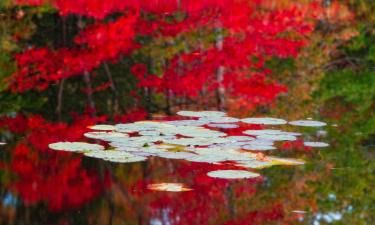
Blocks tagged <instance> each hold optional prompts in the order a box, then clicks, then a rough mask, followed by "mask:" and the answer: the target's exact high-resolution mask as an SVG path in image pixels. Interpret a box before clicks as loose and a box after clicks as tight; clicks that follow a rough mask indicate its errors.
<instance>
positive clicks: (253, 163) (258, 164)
mask: <svg viewBox="0 0 375 225" xmlns="http://www.w3.org/2000/svg"><path fill="white" fill-rule="evenodd" d="M237 165H238V166H242V167H246V168H252V169H261V168H266V167H270V166H273V165H274V164H273V163H272V162H271V161H260V160H249V161H240V162H238V164H237Z"/></svg>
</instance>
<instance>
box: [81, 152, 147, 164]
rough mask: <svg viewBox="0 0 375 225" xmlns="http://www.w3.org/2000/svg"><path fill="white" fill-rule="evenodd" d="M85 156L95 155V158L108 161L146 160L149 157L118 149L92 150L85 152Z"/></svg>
mask: <svg viewBox="0 0 375 225" xmlns="http://www.w3.org/2000/svg"><path fill="white" fill-rule="evenodd" d="M84 154H85V156H88V157H93V158H100V159H103V160H107V161H112V162H122V163H128V162H139V161H145V160H146V159H147V158H146V157H142V156H136V155H133V154H130V153H128V152H124V151H116V150H106V151H90V152H86V153H84Z"/></svg>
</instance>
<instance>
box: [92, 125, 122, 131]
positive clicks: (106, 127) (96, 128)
mask: <svg viewBox="0 0 375 225" xmlns="http://www.w3.org/2000/svg"><path fill="white" fill-rule="evenodd" d="M88 128H90V129H92V130H107V131H111V130H115V129H116V128H115V126H113V125H107V124H98V125H94V126H89V127H88Z"/></svg>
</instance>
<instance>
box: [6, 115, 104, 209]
mask: <svg viewBox="0 0 375 225" xmlns="http://www.w3.org/2000/svg"><path fill="white" fill-rule="evenodd" d="M101 120H103V118H98V119H92V118H89V117H80V118H77V119H76V121H75V123H73V125H67V124H64V123H51V122H47V121H45V120H44V119H43V118H42V117H40V116H31V117H28V118H27V117H25V116H23V115H17V116H16V117H15V118H4V119H3V124H4V125H5V127H8V128H9V130H10V131H12V132H15V133H17V134H22V135H24V137H25V139H24V140H21V141H20V142H18V143H17V145H16V146H15V147H14V149H13V152H12V159H11V162H10V165H9V166H8V169H9V170H10V171H11V172H12V173H13V174H14V175H15V176H16V177H17V178H16V179H15V181H14V182H12V183H11V184H10V185H9V188H11V189H13V190H15V191H16V192H17V193H18V194H19V195H20V197H21V199H22V200H23V202H24V204H25V205H26V206H29V205H34V204H36V203H40V202H44V203H46V204H47V205H48V208H49V209H50V210H52V211H60V210H70V209H72V208H77V207H82V206H83V205H84V204H86V203H88V202H90V201H92V200H93V199H95V198H97V197H98V196H100V195H101V194H102V193H103V191H104V190H105V189H107V188H108V187H109V186H110V184H111V182H110V179H109V177H108V175H107V174H105V175H104V177H99V176H98V174H97V172H98V171H95V170H92V169H91V170H88V169H85V168H83V166H82V165H81V163H82V156H80V155H74V154H70V153H59V152H54V151H51V150H49V149H48V144H50V143H51V142H55V141H58V140H66V141H77V140H79V139H81V138H82V134H83V133H84V132H85V131H87V128H86V127H87V126H88V125H92V124H94V123H97V122H100V121H101Z"/></svg>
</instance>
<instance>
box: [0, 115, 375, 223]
mask: <svg viewBox="0 0 375 225" xmlns="http://www.w3.org/2000/svg"><path fill="white" fill-rule="evenodd" d="M180 114H182V115H183V116H184V113H180ZM185 114H186V112H185ZM198 114H199V113H198ZM183 116H176V117H173V119H171V118H163V120H161V118H160V117H158V118H156V120H158V121H160V122H163V121H164V122H165V123H164V122H163V124H167V125H165V126H167V127H168V126H173V127H178V129H177V131H176V129H171V127H169V128H168V129H169V130H168V129H167V130H168V131H165V130H166V128H165V127H164V128H162V129H161V128H160V124H161V123H154V124H152V123H150V124H152V125H147V123H146V125H145V124H142V123H138V125H134V124H133V125H117V126H115V127H113V126H102V127H100V126H97V127H91V129H97V130H96V131H95V130H90V128H87V124H85V122H84V121H83V122H82V121H81V122H80V123H78V125H77V123H76V124H75V125H72V126H67V125H62V124H48V123H47V122H45V121H42V120H41V119H40V118H25V117H23V118H16V119H13V120H8V121H6V123H7V124H5V125H4V128H3V129H2V133H1V141H3V143H2V145H1V146H0V148H1V152H0V154H1V164H0V165H1V167H0V168H1V171H0V174H1V177H0V178H1V184H2V185H1V192H0V193H1V217H0V218H1V224H151V225H158V224H171V225H172V224H314V225H319V224H371V221H372V222H373V221H374V211H375V209H374V205H375V204H374V186H373V185H374V162H373V153H374V152H373V150H374V138H373V137H371V136H369V135H368V134H367V133H366V131H365V130H366V128H368V126H367V125H368V124H362V125H359V126H358V125H356V124H353V123H351V122H350V121H349V122H347V121H346V122H343V121H342V120H340V119H335V118H324V117H320V118H319V117H318V116H316V117H318V118H300V119H304V120H305V121H302V122H298V121H297V122H290V121H288V118H283V119H285V122H284V120H283V119H274V120H271V122H270V121H269V119H265V121H264V120H259V119H253V118H252V119H243V118H242V119H243V120H241V121H237V120H236V119H235V118H232V119H230V117H225V118H224V117H221V119H220V117H218V118H219V119H215V117H213V116H212V115H210V117H204V115H203V116H202V115H200V116H201V117H195V116H196V115H195V114H194V113H193V115H192V114H189V113H187V116H190V117H183ZM185 116H186V115H185ZM221 116H223V115H221ZM228 118H229V119H228ZM187 119H192V120H194V121H195V122H194V121H192V120H187ZM313 119H314V120H319V121H322V122H319V121H316V123H314V122H313ZM171 120H172V121H171ZM166 121H169V122H166ZM178 121H183V122H178ZM197 121H203V122H197ZM223 121H224V122H225V123H221V124H222V125H218V124H220V122H223ZM228 122H229V123H228ZM26 124H27V125H26ZM98 124H100V123H98ZM107 124H108V123H107ZM139 124H141V125H139ZM155 124H157V125H155ZM223 124H226V126H224V125H223ZM228 124H232V126H228ZM185 125H188V126H189V125H193V126H190V130H189V129H187V128H186V126H185ZM147 126H149V128H150V126H151V127H153V128H152V129H149V128H148V129H146V128H145V127H147ZM155 127H158V128H155ZM181 127H185V128H183V129H182V128H181ZM113 129H116V131H115V132H116V133H117V136H116V135H113V131H112V130H113ZM103 130H106V131H103ZM108 130H110V131H108ZM117 131H118V132H117ZM87 132H90V133H87ZM103 132H108V133H112V136H111V135H109V136H108V133H107V136H105V135H104V134H105V133H103ZM120 132H122V136H121V135H118V134H121V133H120ZM142 132H143V133H142ZM157 132H159V133H157ZM275 132H276V134H275ZM277 132H279V133H277ZM280 132H283V133H280ZM142 134H143V135H142ZM100 135H102V136H100ZM103 135H104V136H105V137H104V138H103ZM129 135H130V136H129ZM262 135H263V136H262ZM264 135H266V136H264ZM267 135H268V136H267ZM98 136H99V137H98ZM139 136H142V137H143V138H144V139H148V141H144V139H142V140H143V142H142V141H140V140H139V138H138V139H137V137H139ZM172 136H174V137H172ZM231 136H236V137H237V138H232V139H231V141H229V142H228V141H227V142H226V140H225V139H228V138H229V137H231ZM238 136H240V137H244V136H245V138H238ZM155 137H159V139H158V138H155ZM160 137H163V138H161V139H160ZM246 137H247V138H248V140H246ZM129 138H133V139H132V142H131V144H129V141H124V140H129ZM188 138H195V139H194V142H196V143H191V141H192V140H191V139H189V140H188ZM150 139H153V140H152V141H150ZM162 139H163V140H162ZM242 139H243V140H242ZM251 139H252V140H251ZM258 139H262V140H263V141H264V139H267V140H266V141H265V142H266V143H264V142H263V143H261V144H259V140H258ZM103 140H105V141H103ZM121 140H122V141H121ZM218 140H221V141H218ZM257 140H258V142H257V143H254V141H257ZM64 141H77V142H78V141H80V142H86V143H91V144H94V145H92V146H91V148H92V149H90V147H87V146H83V147H82V146H79V145H78V146H77V145H76V146H74V148H73V147H72V146H69V145H68V146H64V143H61V142H64ZM138 141H140V142H138ZM204 141H205V142H204ZM238 141H244V142H246V145H244V144H238ZM267 141H268V142H267ZM58 142H60V143H58ZM51 143H58V144H60V145H58V144H57V145H58V146H56V145H55V146H54V145H50V144H51ZM140 143H141V144H140ZM236 143H237V145H236ZM65 144H66V143H65ZM161 144H165V145H168V146H169V145H170V146H173V148H172V147H164V148H163V151H162V152H161V151H160V149H158V150H157V148H155V149H153V147H155V146H157V145H161ZM48 145H49V146H50V147H52V148H54V149H57V150H58V151H54V150H51V149H50V148H49V147H48ZM81 145H84V144H81ZM130 145H132V146H130ZM235 145H236V146H235ZM93 146H94V147H93ZM95 146H96V147H98V146H99V149H95ZM101 146H103V148H104V147H105V148H106V149H107V150H108V149H109V150H110V151H119V152H122V153H125V154H133V158H129V157H125V158H126V160H124V158H121V157H120V158H121V160H120V158H116V157H115V156H108V155H107V156H98V155H95V154H91V157H88V156H90V151H89V150H92V151H91V153H92V152H95V151H103V150H102V149H101V148H100V147H101ZM192 146H195V147H192ZM207 146H210V147H211V148H208V149H207ZM267 146H268V147H269V148H267ZM219 147H221V149H241V148H242V150H239V152H236V153H235V154H241V155H235V156H234V155H233V154H234V153H233V152H231V153H230V154H229V156H228V154H227V155H225V154H226V153H225V154H224V156H223V154H222V155H220V154H221V153H222V152H221V153H219V154H218V153H217V149H218V148H219ZM83 149H85V150H84V151H82V150H83ZM137 149H138V150H137ZM139 149H143V150H139ZM150 149H153V151H152V150H150ZM166 149H167V150H166ZM202 149H203V150H202ZM254 149H255V150H254ZM60 150H70V151H77V152H66V151H60ZM158 151H159V152H158ZM209 151H212V152H211V153H210V152H209ZM82 152H83V153H84V154H83V153H82ZM203 152H204V153H203ZM85 154H86V155H87V156H85ZM202 155H203V156H202ZM218 155H220V156H218ZM192 156H193V157H192ZM197 156H199V157H197ZM217 157H219V159H218V158H217ZM220 157H222V158H220ZM272 157H273V158H272ZM103 159H104V160H103ZM270 159H288V160H290V161H288V163H286V162H285V161H283V163H280V162H279V161H278V163H275V162H276V161H275V160H274V161H272V160H270ZM271 161H272V163H271ZM256 162H258V164H257V163H256ZM262 163H263V164H262ZM259 164H262V165H261V166H259ZM220 170H230V171H237V173H236V172H234V175H233V174H231V173H229V174H228V173H226V174H224V175H223V174H220ZM238 170H242V172H244V173H245V174H239V173H238ZM218 171H219V173H218ZM246 171H248V172H250V173H249V174H250V175H249V174H246ZM227 172H228V171H227Z"/></svg>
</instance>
